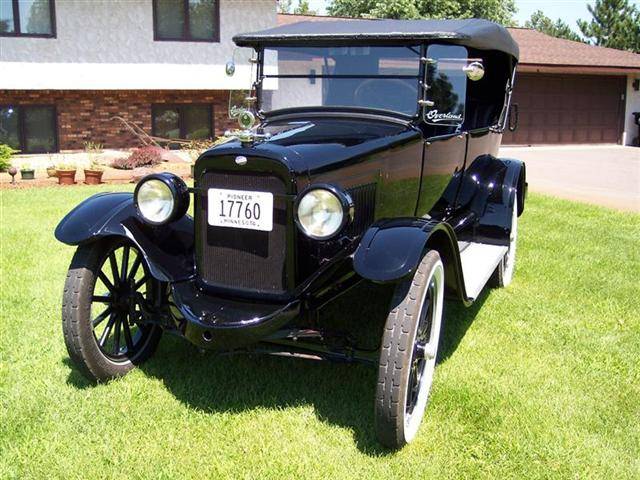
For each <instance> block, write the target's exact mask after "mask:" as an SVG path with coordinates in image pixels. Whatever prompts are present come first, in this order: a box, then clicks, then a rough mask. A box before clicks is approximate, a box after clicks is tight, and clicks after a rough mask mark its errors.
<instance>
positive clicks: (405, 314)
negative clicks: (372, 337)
mask: <svg viewBox="0 0 640 480" xmlns="http://www.w3.org/2000/svg"><path fill="white" fill-rule="evenodd" d="M443 301H444V268H443V265H442V261H441V260H440V255H439V254H438V252H436V251H434V250H431V251H429V252H427V254H426V255H425V256H424V257H423V259H422V261H421V262H420V265H419V266H418V269H417V271H416V273H415V275H414V276H413V278H412V279H408V280H406V281H404V282H402V283H401V284H399V285H398V286H397V288H396V292H395V294H394V297H393V300H392V308H391V312H389V315H388V317H387V321H386V324H385V330H384V334H383V337H382V347H381V350H380V364H379V369H378V385H377V389H376V405H375V420H376V432H377V435H378V439H379V440H380V442H381V443H382V444H383V445H385V446H387V447H389V448H394V449H395V448H400V447H402V446H403V445H405V444H407V443H409V442H410V441H411V440H413V438H414V437H415V435H416V434H417V432H418V428H419V426H420V422H421V421H422V416H423V414H424V410H425V408H426V406H427V400H428V397H429V391H430V389H431V383H432V380H433V374H434V370H435V365H436V355H437V353H438V344H439V341H440V329H441V325H442V305H443Z"/></svg>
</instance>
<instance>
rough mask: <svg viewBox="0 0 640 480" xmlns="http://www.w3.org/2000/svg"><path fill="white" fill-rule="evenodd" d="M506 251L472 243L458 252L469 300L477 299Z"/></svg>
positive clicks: (502, 247)
mask: <svg viewBox="0 0 640 480" xmlns="http://www.w3.org/2000/svg"><path fill="white" fill-rule="evenodd" d="M507 250H508V247H505V246H499V245H487V244H486V243H473V242H472V243H469V244H468V245H467V246H466V247H465V248H464V250H462V251H461V252H460V261H461V262H462V275H463V278H464V286H465V290H466V292H467V297H469V298H470V299H471V300H475V299H476V298H478V295H480V292H481V291H482V288H483V287H484V286H485V285H486V284H487V281H488V280H489V278H491V275H492V274H493V272H494V271H495V269H496V267H497V266H498V264H499V263H500V261H501V260H502V258H503V257H504V254H505V253H507Z"/></svg>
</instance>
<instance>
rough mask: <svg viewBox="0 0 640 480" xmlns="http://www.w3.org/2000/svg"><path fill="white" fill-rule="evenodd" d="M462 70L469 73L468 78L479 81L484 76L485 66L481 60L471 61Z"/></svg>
mask: <svg viewBox="0 0 640 480" xmlns="http://www.w3.org/2000/svg"><path fill="white" fill-rule="evenodd" d="M462 71H463V72H464V73H466V74H467V78H468V79H469V80H471V81H473V82H477V81H478V80H481V79H482V77H484V66H483V65H482V63H481V62H471V63H470V64H469V65H467V66H466V67H463V68H462Z"/></svg>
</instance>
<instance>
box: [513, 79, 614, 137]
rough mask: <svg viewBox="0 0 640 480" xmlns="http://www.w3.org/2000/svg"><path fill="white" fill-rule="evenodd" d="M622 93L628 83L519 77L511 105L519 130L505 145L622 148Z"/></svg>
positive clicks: (610, 80)
mask: <svg viewBox="0 0 640 480" xmlns="http://www.w3.org/2000/svg"><path fill="white" fill-rule="evenodd" d="M624 90H625V78H624V77H608V76H596V75H588V76H587V75H585V76H582V75H544V74H520V75H518V76H517V78H516V88H515V89H514V92H513V99H512V103H513V104H517V105H518V108H519V122H518V129H517V130H516V132H514V133H505V136H504V138H503V141H502V143H503V144H511V145H535V144H557V143H618V142H620V139H621V136H622V129H623V115H624V99H623V94H624Z"/></svg>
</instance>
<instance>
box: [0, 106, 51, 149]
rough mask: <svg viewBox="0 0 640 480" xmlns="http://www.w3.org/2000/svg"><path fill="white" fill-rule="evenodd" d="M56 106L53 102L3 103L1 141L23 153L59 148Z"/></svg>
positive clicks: (0, 112)
mask: <svg viewBox="0 0 640 480" xmlns="http://www.w3.org/2000/svg"><path fill="white" fill-rule="evenodd" d="M56 131H57V128H56V109H55V107H53V106H51V105H29V106H13V105H4V106H0V143H6V144H7V145H9V146H10V147H13V148H15V149H17V150H20V151H21V152H23V153H45V152H55V151H57V150H58V138H57V132H56Z"/></svg>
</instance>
